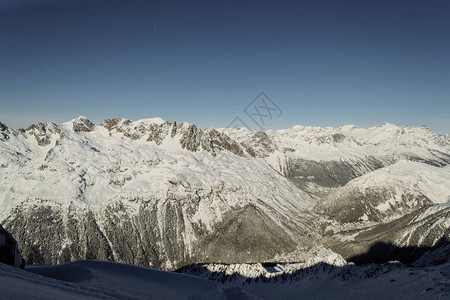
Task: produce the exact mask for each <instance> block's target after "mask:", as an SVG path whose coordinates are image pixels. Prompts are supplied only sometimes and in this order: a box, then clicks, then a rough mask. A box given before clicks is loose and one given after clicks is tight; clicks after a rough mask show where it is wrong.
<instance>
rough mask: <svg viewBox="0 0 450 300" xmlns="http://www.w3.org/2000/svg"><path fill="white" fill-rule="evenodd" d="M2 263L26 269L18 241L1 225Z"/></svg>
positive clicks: (0, 252)
mask: <svg viewBox="0 0 450 300" xmlns="http://www.w3.org/2000/svg"><path fill="white" fill-rule="evenodd" d="M0 262H1V263H4V264H7V265H11V266H14V267H18V268H22V269H23V268H24V267H25V261H24V259H23V258H22V255H21V254H20V251H19V248H18V246H17V242H16V240H15V239H14V238H13V236H12V235H11V234H10V233H9V232H8V231H7V230H5V229H4V228H3V227H2V226H1V225H0Z"/></svg>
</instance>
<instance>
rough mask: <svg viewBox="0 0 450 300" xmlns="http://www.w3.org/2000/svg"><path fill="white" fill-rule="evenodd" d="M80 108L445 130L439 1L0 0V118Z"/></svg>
mask: <svg viewBox="0 0 450 300" xmlns="http://www.w3.org/2000/svg"><path fill="white" fill-rule="evenodd" d="M261 92H264V93H265V95H267V97H269V99H267V98H266V99H265V100H264V101H266V102H265V104H267V105H264V104H263V103H262V102H261V99H260V98H257V96H258V95H259V94H260V93H261ZM255 107H256V108H259V113H260V114H264V115H265V122H263V123H264V124H261V122H260V121H258V117H259V116H257V115H255V114H253V115H252V112H251V109H253V108H255ZM267 107H272V108H273V107H276V108H277V109H276V110H275V109H273V110H271V111H269V110H268V109H267ZM246 108H247V109H246ZM249 108H250V109H249ZM255 112H256V111H253V113H255ZM79 115H83V116H86V117H87V118H89V119H90V120H91V121H93V122H94V123H97V124H98V123H100V122H101V121H102V120H103V119H106V118H114V117H124V118H128V119H131V120H137V119H143V118H150V117H161V118H163V119H165V120H170V121H177V122H181V121H187V122H190V123H195V124H197V125H198V126H199V127H201V128H205V127H208V126H211V127H226V126H229V125H230V124H231V123H232V122H233V120H236V118H239V120H240V121H242V122H243V123H245V124H246V125H247V126H248V127H251V129H259V128H261V127H262V128H263V129H279V128H290V127H292V126H294V125H297V124H299V125H311V126H333V127H339V126H342V125H346V124H355V125H357V126H360V127H371V126H376V125H379V124H381V123H383V122H389V123H394V124H398V125H427V126H428V127H429V128H431V129H432V130H433V131H435V132H438V133H447V132H450V2H449V1H445V0H441V1H437V0H423V1H416V0H409V1H401V0H400V1H385V0H374V1H368V0H354V1H323V0H314V1H280V0H278V1H264V0H258V1H253V0H248V1H242V0H240V1H216V0H208V1H196V0H194V1H140V0H127V1H118V0H107V1H106V0H105V1H103V0H59V1H52V0H0V121H1V122H3V123H6V124H7V125H8V126H10V127H12V128H18V127H27V126H28V125H30V124H32V123H35V122H38V121H41V122H54V123H57V124H58V123H61V122H65V121H68V120H70V119H73V118H75V117H77V116H79ZM267 116H269V117H267ZM270 117H271V118H270ZM259 119H261V118H259Z"/></svg>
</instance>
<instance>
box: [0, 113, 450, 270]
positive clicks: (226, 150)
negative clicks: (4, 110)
mask: <svg viewBox="0 0 450 300" xmlns="http://www.w3.org/2000/svg"><path fill="white" fill-rule="evenodd" d="M0 153H1V155H0V178H1V179H2V180H1V182H0V224H2V225H3V226H4V227H5V228H6V229H7V230H9V231H10V232H11V233H12V234H13V235H14V237H15V238H16V240H17V242H18V244H19V247H20V249H21V251H22V254H23V257H24V259H25V260H26V262H27V263H28V264H61V263H68V262H73V261H77V260H82V259H94V260H106V261H114V262H121V263H128V264H135V265H140V266H147V267H152V268H157V269H161V270H176V269H179V268H181V267H185V266H188V265H194V264H199V263H215V264H252V263H294V262H306V261H314V262H315V263H318V262H321V261H322V262H326V263H330V262H329V259H330V255H331V257H334V258H333V261H335V262H338V261H339V262H344V263H345V262H346V261H354V262H355V263H367V262H374V261H377V262H385V261H389V260H399V261H402V262H404V263H408V262H411V261H415V260H417V259H418V258H419V257H420V256H421V255H422V254H424V253H426V251H429V250H430V249H434V248H433V247H435V248H436V247H439V246H442V245H444V246H446V245H447V243H448V240H450V230H449V227H450V226H449V225H450V166H449V164H450V137H449V136H448V135H439V134H436V133H433V132H432V131H431V130H429V129H428V128H427V127H425V126H420V127H414V126H397V125H393V124H388V123H384V124H382V125H380V126H376V127H371V128H368V129H364V128H358V127H356V126H353V125H349V126H343V127H340V128H331V127H326V128H320V127H305V126H294V127H292V128H290V129H285V130H266V131H256V132H255V131H250V130H248V129H246V128H225V129H220V128H219V129H214V128H206V129H200V128H198V127H197V126H196V125H194V124H189V123H176V122H169V121H164V120H162V119H160V118H152V119H144V120H138V121H130V120H126V119H122V118H117V119H107V120H104V121H103V122H102V123H101V124H100V125H95V124H93V123H92V122H90V121H89V120H88V119H86V118H85V117H78V118H76V119H73V120H71V121H68V122H66V123H63V124H60V125H56V124H53V123H37V124H33V125H31V126H29V127H28V128H26V129H17V130H15V129H11V128H8V127H7V126H6V125H5V124H3V123H0ZM377 243H382V244H383V245H385V246H386V245H387V246H386V247H387V248H383V251H372V252H371V249H373V246H374V245H376V244H377ZM386 249H387V250H386ZM399 249H400V250H399ZM332 264H333V263H332Z"/></svg>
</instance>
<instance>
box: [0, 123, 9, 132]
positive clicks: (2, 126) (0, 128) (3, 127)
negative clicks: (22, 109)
mask: <svg viewBox="0 0 450 300" xmlns="http://www.w3.org/2000/svg"><path fill="white" fill-rule="evenodd" d="M6 130H8V126H6V125H5V124H3V123H2V122H0V131H6Z"/></svg>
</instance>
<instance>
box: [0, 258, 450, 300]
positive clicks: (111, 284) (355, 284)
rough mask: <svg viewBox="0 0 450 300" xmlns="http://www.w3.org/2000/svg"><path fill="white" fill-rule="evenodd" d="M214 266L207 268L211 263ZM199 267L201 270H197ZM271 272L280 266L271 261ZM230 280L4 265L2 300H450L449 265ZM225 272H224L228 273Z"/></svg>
mask: <svg viewBox="0 0 450 300" xmlns="http://www.w3.org/2000/svg"><path fill="white" fill-rule="evenodd" d="M204 269H205V270H207V268H204ZM197 271H198V270H197ZM266 271H267V272H268V273H270V272H272V271H275V272H277V271H279V269H277V268H276V267H275V268H274V267H273V266H271V267H266ZM211 275H213V276H212V277H214V275H217V276H216V277H217V278H220V277H221V278H222V280H223V278H226V280H225V282H224V283H222V282H221V280H218V279H215V280H210V279H205V278H201V277H205V276H207V275H206V273H201V272H200V273H198V276H199V277H196V276H191V275H186V274H179V273H172V272H165V271H159V270H153V269H148V268H142V267H137V266H132V265H126V264H119V263H111V262H100V261H78V262H74V263H69V264H65V265H58V266H28V267H26V269H25V270H21V269H18V268H14V267H11V266H7V265H4V264H0V282H1V284H0V298H1V299H331V298H333V299H350V298H351V299H362V298H364V299H398V298H400V297H401V298H403V299H448V297H449V296H450V263H449V262H447V263H445V264H441V265H438V266H429V267H410V266H405V265H402V264H400V263H390V264H383V265H367V266H355V265H344V266H332V265H328V264H323V263H320V264H317V265H314V266H312V267H309V268H306V269H299V270H297V271H295V272H290V273H282V274H280V275H278V276H274V277H271V278H267V277H265V276H259V277H254V278H251V277H250V278H249V277H243V276H240V275H237V274H235V275H234V276H223V274H221V273H217V274H211V273H209V276H207V277H209V278H211ZM221 275H222V276H221Z"/></svg>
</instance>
